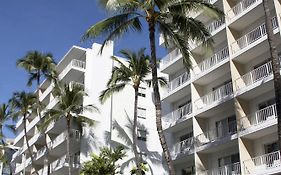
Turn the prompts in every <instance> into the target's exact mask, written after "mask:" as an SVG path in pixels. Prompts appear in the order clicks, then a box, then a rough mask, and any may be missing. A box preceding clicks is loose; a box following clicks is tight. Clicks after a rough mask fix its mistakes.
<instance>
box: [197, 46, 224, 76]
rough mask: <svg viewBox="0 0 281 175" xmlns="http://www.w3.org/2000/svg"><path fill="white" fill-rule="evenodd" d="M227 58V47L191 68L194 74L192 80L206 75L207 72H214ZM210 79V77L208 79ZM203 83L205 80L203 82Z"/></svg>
mask: <svg viewBox="0 0 281 175" xmlns="http://www.w3.org/2000/svg"><path fill="white" fill-rule="evenodd" d="M227 58H229V49H228V47H225V48H223V49H222V50H220V51H218V52H217V53H215V54H214V55H213V56H211V57H210V58H208V59H205V60H204V61H202V62H200V63H198V64H197V65H195V66H193V72H194V76H195V77H194V79H198V78H199V77H200V76H203V75H205V74H207V73H208V72H210V71H212V70H214V69H215V68H217V67H218V66H220V65H222V64H224V63H225V62H223V61H224V60H227ZM208 78H211V77H208ZM204 81H205V80H204Z"/></svg>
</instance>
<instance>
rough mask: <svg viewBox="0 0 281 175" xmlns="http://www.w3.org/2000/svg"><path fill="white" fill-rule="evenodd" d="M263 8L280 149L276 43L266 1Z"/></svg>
mask: <svg viewBox="0 0 281 175" xmlns="http://www.w3.org/2000/svg"><path fill="white" fill-rule="evenodd" d="M263 7H264V12H265V27H266V33H267V40H268V44H269V50H270V59H271V63H272V71H273V81H274V89H275V101H276V109H277V118H278V119H277V120H278V144H279V148H281V77H280V61H279V59H278V53H277V49H276V43H275V42H274V35H273V26H272V21H271V16H270V9H269V5H268V0H263Z"/></svg>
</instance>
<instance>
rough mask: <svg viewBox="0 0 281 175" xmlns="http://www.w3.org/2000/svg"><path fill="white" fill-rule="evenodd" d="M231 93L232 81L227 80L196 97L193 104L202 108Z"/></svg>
mask: <svg viewBox="0 0 281 175" xmlns="http://www.w3.org/2000/svg"><path fill="white" fill-rule="evenodd" d="M232 94H233V89H232V82H229V83H227V84H225V85H223V86H221V87H219V88H217V89H215V90H214V91H211V92H209V93H208V94H206V95H204V96H203V97H201V98H199V99H197V100H196V101H195V102H194V104H195V106H196V107H197V109H202V108H204V107H206V106H208V105H211V104H214V103H216V102H219V101H222V100H223V99H225V98H227V97H230V96H231V95H232Z"/></svg>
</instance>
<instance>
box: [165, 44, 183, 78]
mask: <svg viewBox="0 0 281 175" xmlns="http://www.w3.org/2000/svg"><path fill="white" fill-rule="evenodd" d="M181 58H182V54H181V52H180V50H179V49H174V50H173V51H171V52H170V53H168V54H167V55H166V56H165V57H164V58H162V59H161V61H160V70H161V72H163V73H166V74H173V73H175V72H177V71H178V70H180V69H182V68H184V65H183V62H182V59H181Z"/></svg>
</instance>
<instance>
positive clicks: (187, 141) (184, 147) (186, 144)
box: [180, 132, 193, 152]
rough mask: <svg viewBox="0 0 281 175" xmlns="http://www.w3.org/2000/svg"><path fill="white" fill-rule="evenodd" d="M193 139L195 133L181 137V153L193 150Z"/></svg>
mask: <svg viewBox="0 0 281 175" xmlns="http://www.w3.org/2000/svg"><path fill="white" fill-rule="evenodd" d="M191 138H193V132H189V133H187V134H185V135H183V136H181V137H180V142H181V143H180V150H181V152H184V151H189V150H190V149H191V146H192V145H193V140H192V139H191Z"/></svg>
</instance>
